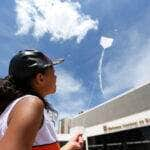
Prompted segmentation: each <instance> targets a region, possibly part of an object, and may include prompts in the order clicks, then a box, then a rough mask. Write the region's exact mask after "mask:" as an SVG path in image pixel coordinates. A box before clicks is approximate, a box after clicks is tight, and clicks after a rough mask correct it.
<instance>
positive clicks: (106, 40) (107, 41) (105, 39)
mask: <svg viewBox="0 0 150 150" xmlns="http://www.w3.org/2000/svg"><path fill="white" fill-rule="evenodd" d="M113 41H114V39H112V38H108V37H104V36H102V37H101V39H100V45H101V46H102V47H103V50H102V54H101V58H100V60H99V67H98V74H99V82H100V89H101V92H102V94H103V96H104V90H103V84H102V65H103V57H104V53H105V49H106V48H109V47H111V46H112V43H113Z"/></svg>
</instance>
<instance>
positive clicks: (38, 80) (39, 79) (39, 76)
mask: <svg viewBox="0 0 150 150" xmlns="http://www.w3.org/2000/svg"><path fill="white" fill-rule="evenodd" d="M43 81H44V76H43V74H42V73H38V74H37V75H36V77H35V82H36V83H37V84H41V83H43Z"/></svg>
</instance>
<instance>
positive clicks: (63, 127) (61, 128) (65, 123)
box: [58, 118, 70, 134]
mask: <svg viewBox="0 0 150 150" xmlns="http://www.w3.org/2000/svg"><path fill="white" fill-rule="evenodd" d="M69 129H70V119H69V118H64V119H61V120H60V121H59V125H58V133H59V134H64V133H65V134H67V133H69Z"/></svg>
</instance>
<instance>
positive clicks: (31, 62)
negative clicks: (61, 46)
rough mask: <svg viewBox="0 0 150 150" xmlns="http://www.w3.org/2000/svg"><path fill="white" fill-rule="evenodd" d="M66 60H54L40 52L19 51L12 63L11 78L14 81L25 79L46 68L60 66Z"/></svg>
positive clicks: (10, 66)
mask: <svg viewBox="0 0 150 150" xmlns="http://www.w3.org/2000/svg"><path fill="white" fill-rule="evenodd" d="M63 61H64V59H55V60H52V59H50V58H49V57H47V56H46V55H45V54H43V53H42V52H40V51H38V50H32V49H29V50H22V51H19V52H18V53H17V54H16V55H15V56H14V57H13V58H12V59H11V61H10V64H9V76H11V77H13V78H14V79H25V78H28V77H31V76H32V75H33V74H34V73H36V72H38V71H41V70H42V69H44V68H47V67H49V66H53V65H56V64H60V63H62V62H63Z"/></svg>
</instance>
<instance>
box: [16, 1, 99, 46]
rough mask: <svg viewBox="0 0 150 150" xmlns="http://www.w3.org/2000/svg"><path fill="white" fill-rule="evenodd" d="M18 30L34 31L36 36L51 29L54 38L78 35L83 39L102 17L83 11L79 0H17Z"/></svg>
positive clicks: (50, 32)
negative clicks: (95, 17) (94, 17)
mask: <svg viewBox="0 0 150 150" xmlns="http://www.w3.org/2000/svg"><path fill="white" fill-rule="evenodd" d="M16 12H17V24H18V32H17V34H20V35H24V34H28V33H29V32H30V31H31V32H32V34H33V36H35V37H36V38H41V37H42V36H43V35H44V34H46V33H48V34H49V36H50V40H52V41H59V40H63V41H65V40H68V39H71V38H73V37H76V39H77V42H78V43H79V42H80V41H81V40H82V39H83V38H84V37H85V35H86V34H87V32H88V31H89V30H91V29H94V30H95V29H97V26H98V21H97V20H92V19H91V17H90V16H89V15H85V14H83V13H81V5H80V4H79V3H78V2H71V1H69V0H68V1H64V2H62V1H61V0H16Z"/></svg>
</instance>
